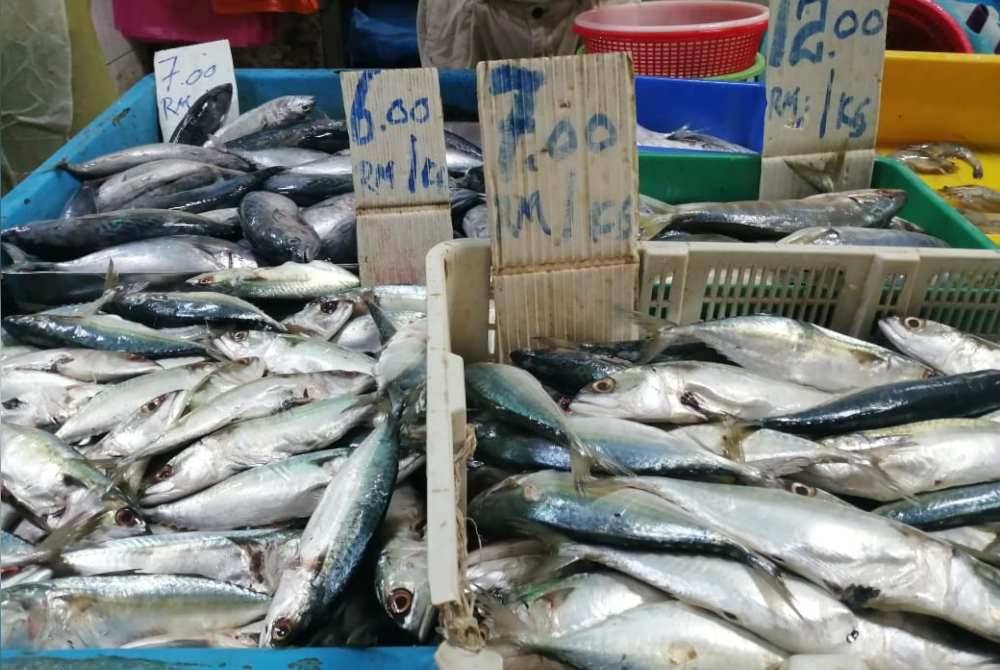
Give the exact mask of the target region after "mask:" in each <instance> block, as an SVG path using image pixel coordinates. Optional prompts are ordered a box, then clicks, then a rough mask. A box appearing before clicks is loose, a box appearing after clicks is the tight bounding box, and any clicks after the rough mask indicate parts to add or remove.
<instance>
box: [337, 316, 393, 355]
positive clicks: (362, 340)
mask: <svg viewBox="0 0 1000 670" xmlns="http://www.w3.org/2000/svg"><path fill="white" fill-rule="evenodd" d="M333 343H334V344H339V345H340V346H342V347H344V348H345V349H351V350H352V351H361V352H365V353H369V354H374V353H377V352H378V351H379V350H380V349H381V348H382V340H381V338H380V337H379V334H378V326H376V325H375V320H374V319H372V317H371V315H369V314H362V315H361V316H359V317H356V318H354V319H351V320H350V321H348V322H347V323H346V324H345V325H344V327H343V328H341V329H340V332H339V333H337V334H336V335H335V336H334V338H333Z"/></svg>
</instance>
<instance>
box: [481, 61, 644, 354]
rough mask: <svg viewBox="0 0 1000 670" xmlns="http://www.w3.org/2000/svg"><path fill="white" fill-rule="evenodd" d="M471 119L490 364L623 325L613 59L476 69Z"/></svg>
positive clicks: (633, 161) (630, 149) (630, 229)
mask: <svg viewBox="0 0 1000 670" xmlns="http://www.w3.org/2000/svg"><path fill="white" fill-rule="evenodd" d="M478 89H479V117H480V125H481V128H482V135H483V156H484V174H485V179H486V200H487V204H488V207H489V217H490V218H489V220H490V224H491V236H492V250H493V271H494V300H495V302H496V318H497V342H498V349H499V352H500V355H501V358H504V357H505V356H506V354H507V352H509V351H511V350H513V349H517V348H521V347H526V346H530V345H531V344H532V341H533V340H534V339H535V338H537V337H557V338H566V339H575V340H584V339H587V340H608V339H614V338H616V337H624V336H627V334H628V333H630V332H631V326H630V324H629V323H628V320H627V319H623V318H622V317H621V315H620V314H619V313H618V310H619V308H622V307H624V308H627V309H631V308H632V306H633V305H634V303H635V290H636V288H635V287H636V278H637V267H638V260H637V254H636V244H637V243H636V239H637V231H638V228H637V226H638V211H637V205H638V191H637V181H636V165H637V158H636V146H635V128H636V125H635V92H634V89H633V85H632V71H631V65H630V63H629V60H628V57H627V56H626V55H624V54H604V55H591V56H566V57H559V58H539V59H528V60H508V61H493V62H486V63H480V64H479V67H478Z"/></svg>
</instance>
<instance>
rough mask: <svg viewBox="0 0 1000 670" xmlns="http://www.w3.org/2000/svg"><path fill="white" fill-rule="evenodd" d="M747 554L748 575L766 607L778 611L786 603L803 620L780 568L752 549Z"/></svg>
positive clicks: (803, 617)
mask: <svg viewBox="0 0 1000 670" xmlns="http://www.w3.org/2000/svg"><path fill="white" fill-rule="evenodd" d="M747 551H750V550H749V549H748V550H747ZM749 556H750V577H751V579H753V580H754V583H755V584H756V586H757V590H758V591H760V594H761V596H763V597H764V601H765V602H766V603H767V605H768V608H769V609H771V610H774V611H778V610H780V608H781V606H782V605H788V607H789V608H791V610H792V611H793V612H795V615H796V616H797V617H798V618H799V619H802V620H803V621H805V616H803V614H802V612H801V611H800V610H799V608H798V607H797V606H796V604H795V596H794V595H793V594H792V592H791V590H790V589H789V588H788V585H787V584H786V583H785V580H784V579H783V578H782V576H781V569H780V568H778V566H777V565H775V564H774V562H773V561H770V560H768V559H766V558H764V557H763V556H760V555H758V554H756V553H754V552H752V551H750V553H749Z"/></svg>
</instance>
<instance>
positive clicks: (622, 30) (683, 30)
mask: <svg viewBox="0 0 1000 670" xmlns="http://www.w3.org/2000/svg"><path fill="white" fill-rule="evenodd" d="M667 4H670V5H697V6H704V4H705V3H704V2H699V1H697V0H657V1H654V2H645V3H643V4H641V5H638V7H639V8H640V11H641V8H643V7H653V6H656V5H667ZM712 4H713V5H723V6H730V7H731V6H739V7H746V8H748V9H754V10H757V14H756V15H755V16H749V17H747V18H744V19H735V20H729V21H717V22H713V23H687V24H681V25H675V26H658V27H653V26H649V27H643V29H642V30H641V31H640V30H636V29H635V28H636V26H631V25H626V24H613V23H601V22H598V21H592V20H591V18H590V17H591V16H592V15H594V14H597V13H613V12H614V11H615V10H617V9H619V8H623V7H628V8H630V9H631V8H633V6H632V5H619V6H612V7H597V8H595V9H590V10H587V11H586V12H583V13H582V14H579V15H578V16H577V17H576V18H575V19H573V30H574V31H575V32H576V33H577V34H578V35H581V36H591V35H609V36H610V35H614V36H615V37H622V36H625V35H629V36H635V37H645V38H647V39H649V38H653V39H656V38H669V37H678V38H679V37H682V36H684V35H693V36H697V35H705V34H718V33H734V34H735V33H743V32H751V31H753V30H756V29H758V28H763V29H766V28H767V23H768V20H769V19H770V16H771V13H770V10H769V9H768V8H767V7H764V6H763V5H758V4H756V3H753V2H743V1H741V0H713V2H712Z"/></svg>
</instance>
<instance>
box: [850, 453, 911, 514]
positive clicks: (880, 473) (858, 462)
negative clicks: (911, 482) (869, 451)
mask: <svg viewBox="0 0 1000 670" xmlns="http://www.w3.org/2000/svg"><path fill="white" fill-rule="evenodd" d="M847 453H848V457H847V462H848V463H850V464H851V465H853V466H855V467H859V468H863V469H865V470H867V471H868V473H869V474H870V475H871V476H873V477H874V478H875V479H877V480H879V482H881V483H882V484H883V485H884V486H886V487H887V488H888V489H889V490H891V491H892V492H893V493H895V494H896V495H898V496H899V497H900V498H902V499H903V500H906V501H907V502H911V503H914V502H917V499H916V497H914V495H913V494H912V493H910V492H909V491H906V490H904V489H903V488H902V487H901V486H900V485H899V484H898V483H897V482H896V480H895V479H893V478H892V476H891V475H890V474H889V473H888V472H886V471H885V469H884V468H883V467H882V464H881V463H880V462H879V461H880V459H879V458H878V456H864V455H861V454H854V453H850V452H847Z"/></svg>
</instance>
